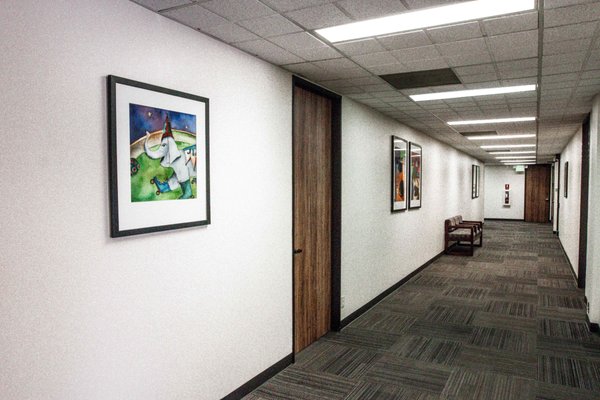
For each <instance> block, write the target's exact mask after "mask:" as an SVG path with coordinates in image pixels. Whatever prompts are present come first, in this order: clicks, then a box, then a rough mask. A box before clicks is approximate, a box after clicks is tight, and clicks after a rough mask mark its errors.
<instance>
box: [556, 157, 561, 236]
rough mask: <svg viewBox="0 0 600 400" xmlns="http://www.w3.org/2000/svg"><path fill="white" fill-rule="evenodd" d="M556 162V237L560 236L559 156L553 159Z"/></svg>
mask: <svg viewBox="0 0 600 400" xmlns="http://www.w3.org/2000/svg"><path fill="white" fill-rule="evenodd" d="M555 160H556V163H555V164H556V168H557V171H556V232H555V233H556V236H560V189H561V188H560V179H561V174H560V171H561V169H560V154H557V155H556V157H555Z"/></svg>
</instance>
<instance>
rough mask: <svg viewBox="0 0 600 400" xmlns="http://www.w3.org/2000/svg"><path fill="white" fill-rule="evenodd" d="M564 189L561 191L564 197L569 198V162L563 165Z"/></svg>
mask: <svg viewBox="0 0 600 400" xmlns="http://www.w3.org/2000/svg"><path fill="white" fill-rule="evenodd" d="M564 187H565V189H564V190H563V193H564V196H565V197H569V162H568V161H567V162H566V163H565V186H564Z"/></svg>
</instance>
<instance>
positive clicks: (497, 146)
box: [480, 144, 535, 149]
mask: <svg viewBox="0 0 600 400" xmlns="http://www.w3.org/2000/svg"><path fill="white" fill-rule="evenodd" d="M480 147H481V148H482V149H516V148H520V147H535V144H488V145H485V146H480Z"/></svg>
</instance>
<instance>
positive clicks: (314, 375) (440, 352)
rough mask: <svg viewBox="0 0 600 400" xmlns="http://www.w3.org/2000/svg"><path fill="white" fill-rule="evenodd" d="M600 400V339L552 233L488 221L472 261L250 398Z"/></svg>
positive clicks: (359, 324)
mask: <svg viewBox="0 0 600 400" xmlns="http://www.w3.org/2000/svg"><path fill="white" fill-rule="evenodd" d="M599 398H600V337H598V336H597V335H595V334H591V333H590V332H589V331H588V326H587V323H586V316H585V302H584V297H583V293H582V291H580V290H579V289H577V288H576V285H575V280H574V277H573V274H572V272H571V270H570V267H569V265H568V263H567V261H566V258H565V256H564V254H563V252H562V250H561V248H560V244H559V241H558V238H557V237H556V236H555V235H553V233H552V230H551V226H550V225H546V224H544V225H542V224H529V223H523V222H508V221H487V222H486V224H485V228H484V247H483V248H482V249H478V250H476V253H475V256H474V257H454V256H442V257H441V258H439V259H438V260H437V261H436V262H435V263H433V264H432V265H430V266H429V267H427V268H426V269H425V270H424V271H423V272H421V273H420V274H418V275H417V276H415V277H414V278H412V279H411V280H410V281H409V282H408V283H406V284H405V285H403V286H402V287H401V288H399V289H398V290H397V291H395V292H394V293H392V294H391V295H390V296H388V297H387V298H386V299H385V300H383V301H382V302H381V303H379V304H378V305H376V306H375V307H374V308H372V309H371V310H369V311H368V312H367V313H366V314H364V315H363V316H361V317H360V318H359V319H357V320H355V321H354V322H353V323H352V324H350V325H349V326H348V327H346V328H345V329H344V330H343V331H342V332H340V333H329V334H328V335H326V336H325V337H323V338H322V339H320V340H319V341H318V342H316V343H315V344H313V345H312V346H310V347H309V348H307V349H306V350H305V351H303V352H302V353H300V354H298V355H297V357H296V363H295V364H293V365H292V366H290V367H288V368H287V369H285V370H284V371H283V372H281V373H280V374H278V375H277V376H275V377H274V378H272V379H271V380H269V381H268V382H266V383H265V384H264V385H262V386H261V387H259V388H258V389H257V390H255V391H254V392H253V393H252V394H250V395H248V396H246V397H245V399H246V400H263V399H315V400H317V399H319V400H322V399H353V400H359V399H360V400H374V399H378V400H384V399H407V400H409V399H410V400H433V399H469V400H471V399H473V400H474V399H482V400H483V399H485V400H491V399H501V400H507V399H523V400H537V399H539V400H541V399H545V400H550V399H552V400H573V399H580V400H586V399H589V400H592V399H596V400H597V399H599Z"/></svg>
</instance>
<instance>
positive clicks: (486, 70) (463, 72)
mask: <svg viewBox="0 0 600 400" xmlns="http://www.w3.org/2000/svg"><path fill="white" fill-rule="evenodd" d="M454 72H455V73H456V74H457V75H459V76H467V75H481V74H490V73H495V72H496V69H495V68H494V64H481V65H471V66H468V67H456V68H454Z"/></svg>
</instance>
